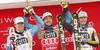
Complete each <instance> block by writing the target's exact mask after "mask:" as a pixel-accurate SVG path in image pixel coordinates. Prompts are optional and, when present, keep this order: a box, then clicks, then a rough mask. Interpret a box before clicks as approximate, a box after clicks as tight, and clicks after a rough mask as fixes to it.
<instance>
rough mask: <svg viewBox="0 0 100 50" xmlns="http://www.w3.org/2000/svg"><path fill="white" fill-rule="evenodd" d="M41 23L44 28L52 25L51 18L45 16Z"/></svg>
mask: <svg viewBox="0 0 100 50" xmlns="http://www.w3.org/2000/svg"><path fill="white" fill-rule="evenodd" d="M43 22H44V24H45V25H46V26H51V25H52V17H51V16H46V17H45V18H44V19H43Z"/></svg>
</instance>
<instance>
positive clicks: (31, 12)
mask: <svg viewBox="0 0 100 50" xmlns="http://www.w3.org/2000/svg"><path fill="white" fill-rule="evenodd" d="M28 10H29V13H30V14H35V12H34V10H33V8H32V7H31V6H28Z"/></svg>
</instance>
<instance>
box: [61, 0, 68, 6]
mask: <svg viewBox="0 0 100 50" xmlns="http://www.w3.org/2000/svg"><path fill="white" fill-rule="evenodd" d="M68 5H69V2H67V3H66V1H62V2H61V6H62V7H63V8H67V7H68Z"/></svg>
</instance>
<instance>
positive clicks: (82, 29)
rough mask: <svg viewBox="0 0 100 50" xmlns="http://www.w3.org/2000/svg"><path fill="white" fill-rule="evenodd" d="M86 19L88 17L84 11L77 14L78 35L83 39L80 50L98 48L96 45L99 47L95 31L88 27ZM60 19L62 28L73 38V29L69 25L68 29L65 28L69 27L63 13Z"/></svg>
mask: <svg viewBox="0 0 100 50" xmlns="http://www.w3.org/2000/svg"><path fill="white" fill-rule="evenodd" d="M66 9H67V8H66ZM65 12H66V11H65ZM87 17H88V15H87V13H86V12H84V11H81V12H80V13H79V16H78V21H79V23H78V24H79V35H82V36H83V39H82V42H81V50H93V47H92V46H95V47H98V45H99V39H98V36H97V32H96V31H95V29H94V28H93V27H91V26H89V22H88V21H87ZM61 19H62V24H63V27H64V28H66V29H69V31H70V32H71V34H72V37H74V36H73V27H72V26H71V25H70V28H68V27H67V25H69V24H68V22H66V20H65V19H66V14H65V13H63V15H62V18H61ZM74 46H75V45H74ZM74 50H75V49H74Z"/></svg>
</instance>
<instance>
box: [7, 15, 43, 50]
mask: <svg viewBox="0 0 100 50" xmlns="http://www.w3.org/2000/svg"><path fill="white" fill-rule="evenodd" d="M34 18H35V19H36V21H37V23H38V25H39V27H40V28H41V27H42V20H41V19H40V17H37V15H34ZM27 19H28V17H24V22H25V23H24V26H25V27H26V28H27V29H28V30H29V31H28V30H27V31H24V32H23V33H22V34H23V35H24V36H19V37H17V35H20V34H16V32H15V38H16V39H15V41H16V44H17V49H18V50H32V39H33V36H34V34H37V36H39V35H38V34H39V29H38V26H37V25H31V24H29V23H28V20H27ZM27 35H29V36H27ZM23 39H26V41H25V42H24V41H22V40H23ZM28 39H29V40H28ZM18 40H19V41H20V42H18ZM6 50H11V42H10V39H9V36H8V37H7V45H6Z"/></svg>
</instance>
